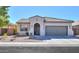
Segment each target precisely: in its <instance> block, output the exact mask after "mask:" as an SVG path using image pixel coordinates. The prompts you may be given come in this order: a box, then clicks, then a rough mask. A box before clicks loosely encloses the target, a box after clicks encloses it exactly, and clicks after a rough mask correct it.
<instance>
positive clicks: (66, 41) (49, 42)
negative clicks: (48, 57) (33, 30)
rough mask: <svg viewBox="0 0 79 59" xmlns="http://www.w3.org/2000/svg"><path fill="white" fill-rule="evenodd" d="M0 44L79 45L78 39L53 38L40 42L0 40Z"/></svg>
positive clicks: (25, 45)
mask: <svg viewBox="0 0 79 59" xmlns="http://www.w3.org/2000/svg"><path fill="white" fill-rule="evenodd" d="M0 46H24V47H74V46H75V47H79V40H78V39H62V40H59V39H52V40H43V41H38V42H0Z"/></svg>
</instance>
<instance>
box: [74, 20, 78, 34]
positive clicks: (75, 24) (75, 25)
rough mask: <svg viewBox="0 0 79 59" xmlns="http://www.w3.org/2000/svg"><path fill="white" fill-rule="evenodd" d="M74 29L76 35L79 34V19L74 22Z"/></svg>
mask: <svg viewBox="0 0 79 59" xmlns="http://www.w3.org/2000/svg"><path fill="white" fill-rule="evenodd" d="M73 31H74V35H79V21H75V22H74V23H73Z"/></svg>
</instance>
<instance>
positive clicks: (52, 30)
mask: <svg viewBox="0 0 79 59" xmlns="http://www.w3.org/2000/svg"><path fill="white" fill-rule="evenodd" d="M45 32H46V35H48V36H66V35H67V27H66V26H46V30H45Z"/></svg>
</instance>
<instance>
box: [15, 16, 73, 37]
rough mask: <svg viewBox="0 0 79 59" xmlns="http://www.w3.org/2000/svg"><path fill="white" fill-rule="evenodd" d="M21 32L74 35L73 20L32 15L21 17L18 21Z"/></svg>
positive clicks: (45, 34)
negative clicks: (26, 17)
mask: <svg viewBox="0 0 79 59" xmlns="http://www.w3.org/2000/svg"><path fill="white" fill-rule="evenodd" d="M16 23H17V31H18V33H19V34H22V35H23V34H24V35H34V36H73V30H72V23H73V21H71V20H65V19H59V18H52V17H42V16H38V15H36V16H32V17H29V18H28V19H25V18H23V19H20V20H18V21H17V22H16Z"/></svg>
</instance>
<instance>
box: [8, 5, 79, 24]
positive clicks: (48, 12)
mask: <svg viewBox="0 0 79 59" xmlns="http://www.w3.org/2000/svg"><path fill="white" fill-rule="evenodd" d="M9 15H10V19H9V20H10V22H11V23H15V22H16V21H18V20H19V19H21V18H28V17H31V16H35V15H39V16H48V17H54V18H61V19H68V20H74V21H76V20H79V7H78V6H74V7H73V6H12V7H10V8H9Z"/></svg>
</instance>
